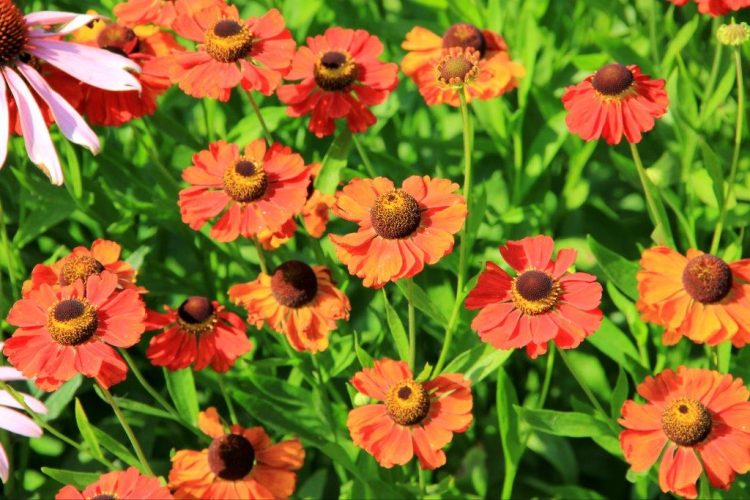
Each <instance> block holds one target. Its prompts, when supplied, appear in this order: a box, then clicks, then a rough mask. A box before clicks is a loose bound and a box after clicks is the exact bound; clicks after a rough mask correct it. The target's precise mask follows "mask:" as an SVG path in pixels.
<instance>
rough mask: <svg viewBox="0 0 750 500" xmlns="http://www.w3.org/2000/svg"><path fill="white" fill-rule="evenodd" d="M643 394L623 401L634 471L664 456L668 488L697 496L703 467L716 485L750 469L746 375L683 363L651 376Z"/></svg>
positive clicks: (626, 447)
mask: <svg viewBox="0 0 750 500" xmlns="http://www.w3.org/2000/svg"><path fill="white" fill-rule="evenodd" d="M638 394H640V395H641V396H642V397H643V398H644V399H645V400H646V401H647V402H646V404H643V405H641V404H637V403H635V401H633V400H629V401H625V404H624V405H623V406H622V418H620V419H619V422H620V424H622V426H623V427H625V430H624V431H623V432H622V433H620V447H621V448H622V451H623V454H624V455H625V460H627V462H628V463H629V464H630V466H631V469H632V470H633V471H634V472H645V471H647V470H649V469H650V468H651V466H652V465H654V463H656V461H657V460H659V457H660V456H661V457H662V458H661V464H660V465H659V485H660V486H661V490H662V491H663V492H665V493H674V494H676V495H680V496H684V497H688V498H695V497H696V496H697V491H696V487H695V485H696V482H697V481H698V478H699V477H700V475H701V473H702V472H703V470H704V469H705V471H706V474H707V475H708V480H709V481H710V483H711V485H713V486H714V487H716V488H723V489H729V488H730V487H731V486H732V482H733V481H734V477H735V475H736V474H737V473H739V474H744V473H746V472H748V471H750V429H749V428H748V421H750V402H748V396H750V392H748V390H747V388H746V387H745V384H744V383H743V382H742V379H739V378H733V377H732V376H731V375H722V374H721V373H719V372H715V371H711V370H702V369H697V368H686V367H684V366H680V367H679V368H678V369H677V373H675V372H674V371H672V370H666V371H663V372H661V373H660V374H659V375H657V376H656V377H655V378H652V377H650V376H649V377H646V380H644V381H643V382H642V383H641V384H640V385H639V386H638ZM665 446H666V450H665V451H664V454H663V455H662V450H664V448H665ZM701 464H702V465H701Z"/></svg>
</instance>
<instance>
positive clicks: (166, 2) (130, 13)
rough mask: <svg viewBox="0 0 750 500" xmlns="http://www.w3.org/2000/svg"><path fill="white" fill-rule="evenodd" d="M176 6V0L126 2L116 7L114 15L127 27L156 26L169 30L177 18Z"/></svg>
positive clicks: (134, 0) (129, 0) (132, 0)
mask: <svg viewBox="0 0 750 500" xmlns="http://www.w3.org/2000/svg"><path fill="white" fill-rule="evenodd" d="M174 4H175V2H174V0H126V1H124V2H123V3H120V4H117V5H115V8H114V13H115V16H117V19H118V20H119V21H120V22H122V23H123V24H124V25H125V26H138V25H140V24H156V25H157V26H162V27H164V28H169V27H171V26H172V23H173V22H174V20H175V18H176V17H177V12H176V11H175V6H174Z"/></svg>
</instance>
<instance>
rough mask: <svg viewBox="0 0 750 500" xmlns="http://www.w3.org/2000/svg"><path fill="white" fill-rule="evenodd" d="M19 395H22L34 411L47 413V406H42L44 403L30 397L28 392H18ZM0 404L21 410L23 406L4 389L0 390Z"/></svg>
mask: <svg viewBox="0 0 750 500" xmlns="http://www.w3.org/2000/svg"><path fill="white" fill-rule="evenodd" d="M20 394H21V396H23V400H24V402H25V403H26V404H27V405H29V408H31V409H32V410H34V412H36V413H43V414H46V413H47V407H46V406H44V403H42V402H41V401H39V400H38V399H36V398H32V397H31V396H29V395H28V394H24V393H23V392H21V393H20ZM0 406H7V407H9V408H17V409H19V410H23V409H24V407H23V406H21V404H20V403H19V402H18V401H16V400H15V399H14V398H13V396H11V395H10V394H9V393H7V392H5V391H0Z"/></svg>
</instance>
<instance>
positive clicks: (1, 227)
mask: <svg viewBox="0 0 750 500" xmlns="http://www.w3.org/2000/svg"><path fill="white" fill-rule="evenodd" d="M0 238H2V240H3V241H2V244H3V252H4V253H5V260H6V262H7V265H8V277H9V278H10V287H11V293H10V297H15V296H16V293H18V292H19V290H18V282H17V281H16V260H15V258H14V256H13V255H12V253H11V251H10V241H9V239H8V230H7V229H6V227H5V211H4V210H3V200H2V198H1V197H0Z"/></svg>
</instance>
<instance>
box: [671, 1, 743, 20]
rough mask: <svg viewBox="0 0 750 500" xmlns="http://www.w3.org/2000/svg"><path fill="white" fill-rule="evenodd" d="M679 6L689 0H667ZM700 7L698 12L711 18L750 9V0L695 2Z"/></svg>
mask: <svg viewBox="0 0 750 500" xmlns="http://www.w3.org/2000/svg"><path fill="white" fill-rule="evenodd" d="M667 2H672V3H673V4H675V5H677V6H680V7H681V6H683V5H686V4H687V3H688V0H667ZM695 3H696V4H697V5H698V12H700V13H701V14H708V15H711V16H723V15H724V14H726V13H727V12H730V11H736V10H740V9H744V8H745V7H750V0H695Z"/></svg>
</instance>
